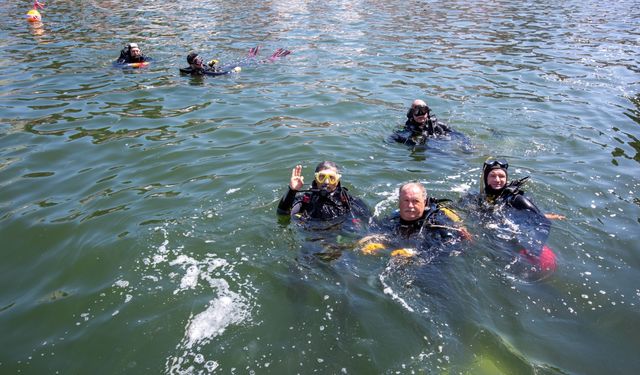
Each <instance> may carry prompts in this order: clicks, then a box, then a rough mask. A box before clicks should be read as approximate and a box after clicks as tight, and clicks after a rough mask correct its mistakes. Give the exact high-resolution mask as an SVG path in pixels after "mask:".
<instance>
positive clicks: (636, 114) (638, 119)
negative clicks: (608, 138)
mask: <svg viewBox="0 0 640 375" xmlns="http://www.w3.org/2000/svg"><path fill="white" fill-rule="evenodd" d="M629 101H631V103H633V105H634V106H635V109H629V110H627V111H626V112H625V113H624V114H625V116H627V117H628V118H629V119H631V120H633V121H634V122H635V123H636V124H637V125H640V94H637V95H636V96H634V97H630V98H629ZM613 130H614V131H615V132H616V133H622V134H624V135H625V136H627V138H629V139H630V141H628V142H627V145H628V146H629V147H631V148H632V149H633V151H634V152H635V155H633V156H630V155H629V154H627V152H626V151H625V150H624V149H623V148H622V147H615V148H614V150H613V151H612V152H611V155H612V156H613V160H612V161H611V162H612V163H613V164H614V165H618V161H617V158H620V157H624V158H627V159H633V160H635V161H637V162H639V163H640V140H639V139H638V138H637V136H635V135H633V134H631V133H628V132H625V131H623V130H621V129H619V128H618V127H613ZM614 139H615V140H616V141H618V142H619V143H621V144H624V141H623V140H621V139H619V138H617V137H615V138H614Z"/></svg>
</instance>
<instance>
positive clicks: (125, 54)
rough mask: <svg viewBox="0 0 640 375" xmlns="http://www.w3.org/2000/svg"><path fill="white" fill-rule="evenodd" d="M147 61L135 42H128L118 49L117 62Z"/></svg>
mask: <svg viewBox="0 0 640 375" xmlns="http://www.w3.org/2000/svg"><path fill="white" fill-rule="evenodd" d="M146 61H149V58H148V57H146V56H145V55H143V54H142V51H141V50H140V47H138V44H137V43H129V44H127V46H126V47H124V48H123V49H122V51H120V57H118V60H116V63H117V64H133V63H141V62H146Z"/></svg>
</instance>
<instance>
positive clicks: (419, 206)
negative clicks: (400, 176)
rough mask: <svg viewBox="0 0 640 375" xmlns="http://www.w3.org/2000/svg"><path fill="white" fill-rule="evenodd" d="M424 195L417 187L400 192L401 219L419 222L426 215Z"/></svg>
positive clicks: (410, 187) (409, 187)
mask: <svg viewBox="0 0 640 375" xmlns="http://www.w3.org/2000/svg"><path fill="white" fill-rule="evenodd" d="M424 206H425V197H424V193H423V192H422V191H421V190H420V189H419V188H417V187H416V186H411V185H409V186H407V187H405V188H404V189H402V190H401V191H400V217H401V218H402V219H403V220H406V221H413V220H418V219H419V218H421V217H422V214H423V213H424Z"/></svg>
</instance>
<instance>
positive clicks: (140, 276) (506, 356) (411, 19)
mask: <svg viewBox="0 0 640 375" xmlns="http://www.w3.org/2000/svg"><path fill="white" fill-rule="evenodd" d="M0 4H1V5H0V9H1V12H0V17H1V24H2V29H1V36H2V38H1V39H0V40H1V42H0V46H1V50H2V56H3V57H2V60H0V61H1V63H0V76H1V77H2V79H1V81H0V82H1V83H0V85H1V86H2V91H1V92H2V94H1V96H0V146H1V147H0V150H1V151H0V186H1V192H2V193H1V194H2V199H0V225H1V226H0V238H1V239H2V259H3V261H2V267H1V269H2V272H1V276H0V280H1V283H2V285H3V286H4V287H3V288H2V290H1V291H0V330H1V331H2V335H1V339H0V347H1V348H2V349H1V350H0V373H6V374H13V373H28V374H31V373H33V374H40V373H60V374H64V373H69V374H73V373H86V372H93V373H105V374H112V373H131V374H138V373H154V374H155V373H171V374H178V373H209V372H212V373H274V374H279V373H352V374H353V373H396V372H397V373H468V374H496V373H502V374H515V373H518V374H527V373H541V374H601V373H618V374H632V373H635V372H636V371H637V368H638V366H640V362H639V360H638V357H637V355H636V351H637V348H638V347H640V339H639V337H640V332H639V331H638V327H640V311H639V307H638V306H639V304H640V286H638V283H637V280H638V278H639V276H640V274H639V273H640V271H639V270H640V256H639V254H640V252H639V250H640V247H639V246H638V243H637V239H638V234H637V233H638V225H639V223H640V207H639V206H640V198H639V195H638V189H639V185H640V182H639V181H638V177H637V176H638V167H639V165H638V163H639V162H640V143H639V141H638V134H639V132H638V126H639V125H640V69H639V66H640V65H639V62H640V59H639V58H638V56H640V32H639V31H638V27H637V25H638V24H637V20H638V19H640V13H639V11H638V9H640V7H638V3H637V2H635V1H619V2H614V3H610V4H603V3H602V2H592V1H568V2H562V4H556V2H546V1H542V2H540V1H538V2H534V1H517V2H507V1H494V2H476V1H471V2H438V1H429V2H417V1H416V2H406V1H405V2H400V1H393V0H392V1H386V2H381V1H348V2H347V1H325V2H313V3H310V2H302V1H295V0H294V1H287V2H278V1H271V2H251V1H250V2H243V3H229V2H217V3H212V4H204V3H200V2H187V1H182V0H178V1H174V2H156V1H140V2H135V3H131V2H124V1H100V2H97V1H84V2H77V1H75V2H70V1H56V2H51V3H50V4H48V5H47V7H46V8H45V10H44V11H43V12H42V13H43V23H42V25H35V26H34V25H29V24H27V23H26V22H25V21H24V20H23V19H22V16H23V14H25V13H26V11H27V10H28V8H29V4H28V2H21V3H16V2H9V1H2V2H1V3H0ZM130 40H133V41H137V42H138V43H139V44H140V45H141V47H142V49H143V51H144V52H145V53H146V54H148V55H150V56H152V57H153V58H154V59H155V62H154V63H153V64H152V65H151V66H150V67H149V68H147V69H144V70H131V71H122V70H119V69H114V68H112V67H111V62H112V60H113V59H115V58H116V57H117V55H118V53H119V50H120V48H122V46H123V45H124V44H125V43H126V42H128V41H130ZM256 44H260V45H262V46H263V53H262V56H266V55H268V53H269V52H270V51H272V50H274V49H275V48H278V47H286V48H289V49H291V50H293V54H292V55H290V56H288V57H286V58H285V59H283V60H282V61H279V62H276V63H275V64H270V65H262V66H257V67H247V68H246V69H244V70H243V71H242V72H241V73H239V74H235V75H229V76H224V77H217V78H205V79H199V78H191V77H184V76H180V75H179V74H178V68H179V67H181V66H185V65H186V63H185V61H184V59H185V56H186V54H187V53H188V52H189V51H191V50H198V51H201V52H202V53H203V54H204V55H205V57H207V58H218V59H219V60H221V61H223V62H224V61H228V60H231V59H233V58H236V57H238V56H241V55H242V54H244V53H245V52H246V51H247V50H248V49H249V48H250V47H252V46H254V45H256ZM415 98H424V99H426V100H427V102H428V103H429V104H430V106H431V107H432V108H433V110H434V111H435V113H436V114H437V115H438V117H439V118H440V119H441V120H444V121H445V122H447V123H449V124H450V125H451V126H452V127H454V128H455V129H456V130H459V131H461V132H463V133H464V134H466V135H467V136H468V138H469V139H470V140H471V142H472V146H471V148H468V147H466V146H465V145H462V144H459V143H456V142H431V143H430V144H429V145H428V147H427V148H426V149H422V150H413V151H412V150H409V149H407V148H405V147H403V146H402V145H396V144H389V143H385V142H384V139H385V138H386V137H387V136H388V135H389V134H390V132H391V131H392V130H393V129H394V128H395V127H396V126H398V125H399V124H401V123H402V122H403V117H404V114H405V113H406V108H407V106H408V105H409V103H410V102H411V101H412V100H413V99H415ZM489 155H499V156H504V157H506V158H508V159H509V161H510V164H511V165H512V166H513V167H511V175H512V177H523V176H526V175H531V181H530V182H529V183H528V185H527V189H528V193H529V194H530V195H531V196H532V197H533V198H534V200H535V201H536V203H537V204H538V206H540V207H541V208H542V209H543V210H544V211H546V212H556V213H560V214H563V215H565V216H567V220H565V221H556V222H554V225H553V228H552V232H551V236H550V239H549V246H551V247H552V248H553V249H555V251H556V253H557V255H558V262H559V269H558V271H557V272H556V273H555V274H553V275H552V276H551V277H548V278H546V279H544V280H541V281H537V282H530V281H527V280H525V279H522V278H520V277H518V275H517V274H514V273H512V272H509V270H505V263H504V262H502V261H501V260H500V257H499V256H497V255H499V253H497V252H496V249H495V248H494V246H496V242H492V241H491V240H489V239H488V238H487V237H486V236H485V237H483V236H482V235H483V234H486V233H487V231H486V229H485V228H483V227H482V226H481V225H476V224H477V223H470V225H473V227H471V228H470V229H471V230H472V231H473V232H474V233H475V234H476V235H477V237H476V240H475V241H474V242H473V243H472V244H470V245H469V246H468V248H467V249H466V251H465V253H464V254H463V255H462V256H458V257H452V258H449V259H447V261H446V262H443V263H438V264H422V265H421V264H412V263H408V264H403V263H401V262H396V261H393V262H390V261H389V260H388V258H387V257H384V256H380V257H371V256H364V255H361V254H358V253H356V252H353V251H351V250H349V249H350V248H351V247H353V245H352V242H353V241H354V240H355V238H353V237H355V236H352V237H350V236H349V235H346V236H343V237H340V238H338V239H337V240H339V241H340V243H339V244H338V245H339V246H342V248H345V249H347V250H344V252H343V254H342V256H341V257H340V258H339V259H337V260H334V261H331V262H315V263H314V262H312V263H307V262H304V261H303V260H302V258H301V254H304V252H305V251H306V250H307V249H308V248H309V247H310V246H311V247H313V246H318V245H317V243H310V242H309V237H310V235H309V233H304V232H303V231H300V230H298V229H297V228H296V227H295V226H285V225H280V224H278V222H277V220H276V217H275V207H276V204H277V200H278V199H279V198H280V196H281V194H283V193H284V191H285V186H286V184H287V182H288V178H289V174H290V170H291V168H292V167H293V166H294V165H295V164H297V163H302V164H303V165H304V166H305V170H304V173H305V176H306V178H307V181H309V180H310V179H311V174H310V173H311V169H312V168H313V166H314V165H315V164H316V163H317V162H319V161H320V160H323V159H331V160H334V161H336V162H337V163H339V164H340V165H341V166H343V168H344V171H343V176H344V178H343V179H344V183H345V184H346V186H348V187H349V188H350V191H351V192H352V193H353V194H355V195H357V196H360V197H362V198H363V199H364V200H365V201H366V202H367V203H368V204H369V205H370V206H372V207H377V208H378V210H379V211H381V213H380V215H384V214H385V213H388V212H390V210H391V209H392V206H393V194H394V191H395V189H396V188H397V186H398V184H400V183H401V182H404V181H407V180H412V179H419V180H421V181H424V182H425V183H426V184H427V186H428V189H429V191H430V193H431V195H433V196H436V197H440V198H450V199H457V198H458V197H459V196H460V195H461V194H464V193H465V192H468V191H476V190H477V189H478V178H479V173H480V170H479V167H480V165H481V163H482V161H483V160H484V159H485V158H486V157H487V156H489ZM338 245H336V246H338Z"/></svg>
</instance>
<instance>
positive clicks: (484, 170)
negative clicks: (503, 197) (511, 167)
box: [480, 164, 509, 195]
mask: <svg viewBox="0 0 640 375" xmlns="http://www.w3.org/2000/svg"><path fill="white" fill-rule="evenodd" d="M494 169H502V170H503V171H504V173H505V174H506V175H507V181H509V171H508V170H507V168H502V167H501V166H500V165H493V166H490V165H487V164H484V166H483V167H482V180H481V184H480V189H481V190H480V193H483V194H486V195H499V194H500V193H502V191H503V190H504V187H503V188H502V189H500V190H495V189H493V188H491V186H489V184H488V183H487V177H488V176H489V172H491V171H492V170H494ZM506 185H507V184H505V187H506Z"/></svg>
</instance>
